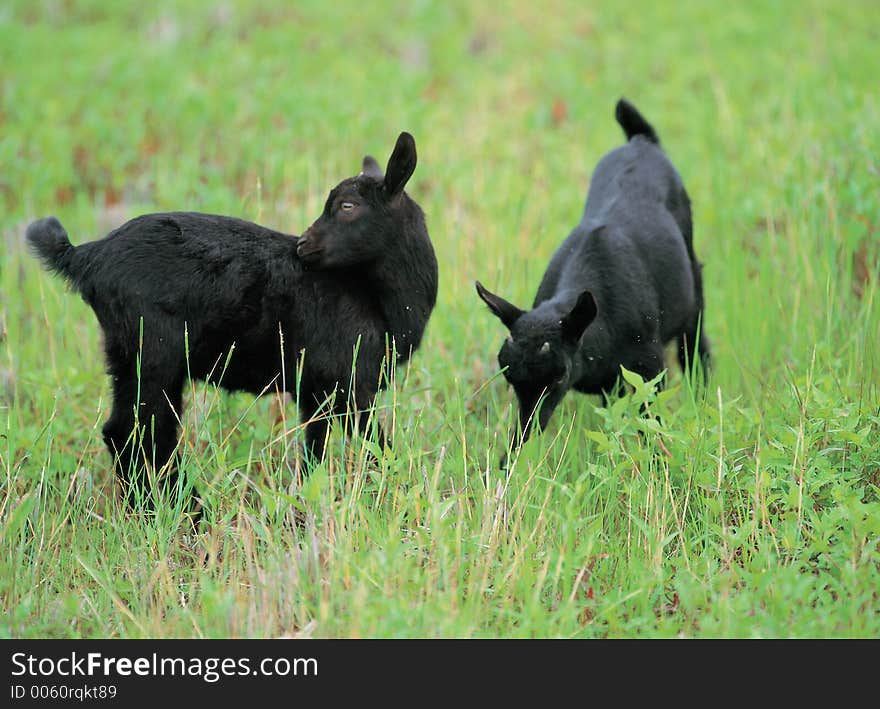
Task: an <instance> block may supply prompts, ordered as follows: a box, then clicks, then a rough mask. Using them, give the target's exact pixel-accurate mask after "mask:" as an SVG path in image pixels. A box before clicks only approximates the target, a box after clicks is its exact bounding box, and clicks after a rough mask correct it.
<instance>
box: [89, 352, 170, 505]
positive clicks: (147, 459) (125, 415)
mask: <svg viewBox="0 0 880 709" xmlns="http://www.w3.org/2000/svg"><path fill="white" fill-rule="evenodd" d="M182 388H183V384H182V380H181V379H180V377H174V378H170V379H169V378H167V375H166V378H164V381H156V380H155V379H152V378H150V377H147V376H142V377H141V380H140V381H139V380H138V375H137V371H136V369H135V368H134V367H131V368H129V369H128V371H126V372H117V373H115V374H114V375H113V409H112V411H111V414H110V418H109V419H108V420H107V422H106V423H105V424H104V427H103V429H102V433H103V435H104V442H105V444H106V445H107V448H108V450H109V451H110V455H111V456H113V457H114V459H115V464H116V474H117V477H118V478H119V481H120V483H121V484H122V488H123V491H124V498H125V501H126V503H127V504H128V506H129V507H130V508H132V509H136V508H138V507H139V506H141V505H143V507H144V509H146V510H148V511H151V510H153V509H155V500H154V499H153V495H152V494H151V493H152V486H151V485H150V476H149V473H148V466H149V467H152V469H153V470H154V471H155V472H156V474H157V475H158V474H159V473H161V472H162V469H163V468H164V467H166V465H167V464H168V463H169V462H170V463H171V466H170V467H171V469H170V470H169V471H168V474H167V475H166V476H164V478H163V479H162V485H161V489H165V490H176V488H177V486H178V485H179V483H180V472H179V470H178V469H177V466H176V464H175V461H172V457H173V454H174V451H175V448H176V447H177V435H178V423H177V416H179V415H180V411H181V401H182Z"/></svg>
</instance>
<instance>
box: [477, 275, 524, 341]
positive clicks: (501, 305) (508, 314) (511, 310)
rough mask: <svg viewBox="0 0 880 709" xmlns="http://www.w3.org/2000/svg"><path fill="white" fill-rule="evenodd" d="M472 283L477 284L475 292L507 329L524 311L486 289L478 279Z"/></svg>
mask: <svg viewBox="0 0 880 709" xmlns="http://www.w3.org/2000/svg"><path fill="white" fill-rule="evenodd" d="M474 285H476V286H477V294H478V295H479V296H480V298H482V299H483V302H484V303H485V304H486V305H488V306H489V310H491V311H492V312H493V313H494V314H495V316H496V317H497V318H498V319H499V320H501V322H503V323H504V324H505V326H507V329H508V330H509V329H510V328H511V327H513V323H515V322H516V321H517V320H519V318H520V317H521V316H522V314H523V312H525V311H523V310H520V309H519V308H517V307H516V306H515V305H514V304H513V303H508V302H507V301H506V300H504V298H501V297H500V296H497V295H495V294H494V293H490V292H489V291H487V290H486V289H485V288H484V287H483V284H482V283H480V282H479V281H474Z"/></svg>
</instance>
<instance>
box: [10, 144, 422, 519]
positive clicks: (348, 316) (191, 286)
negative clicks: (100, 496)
mask: <svg viewBox="0 0 880 709" xmlns="http://www.w3.org/2000/svg"><path fill="white" fill-rule="evenodd" d="M364 164H365V166H366V165H368V166H369V167H371V168H372V169H371V170H370V171H369V174H364V173H362V174H361V175H359V176H357V177H353V178H350V179H347V180H344V181H343V182H342V183H340V184H339V185H338V186H337V187H336V188H334V189H333V190H332V191H331V193H330V197H329V198H328V200H327V204H326V206H325V208H324V213H323V214H322V215H321V216H320V217H319V218H318V220H317V221H316V222H315V223H314V224H313V225H312V226H311V227H309V229H308V230H307V231H306V232H305V234H304V235H303V237H302V238H300V239H297V238H296V237H294V236H291V235H288V234H283V233H279V232H277V231H273V230H271V229H267V228H265V227H262V226H259V225H257V224H252V223H250V222H246V221H242V220H240V219H234V218H232V217H224V216H215V215H209V214H196V213H187V212H177V213H169V214H148V215H145V216H141V217H138V218H136V219H133V220H131V221H130V222H128V223H126V224H124V225H123V226H121V227H119V228H118V229H115V230H114V231H112V232H111V233H110V234H108V235H107V236H106V237H105V238H103V239H100V240H98V241H93V242H90V243H86V244H82V245H81V246H77V247H74V246H72V245H71V244H70V241H69V240H68V237H67V233H66V231H65V230H64V228H63V227H62V226H61V224H60V223H59V222H58V220H57V219H55V218H54V217H48V218H46V219H42V220H39V221H36V222H34V223H33V224H31V225H30V226H29V227H28V230H27V239H28V241H29V242H30V244H31V246H32V247H33V249H34V250H35V251H36V253H37V255H38V256H39V257H40V258H41V259H42V260H43V262H44V264H45V265H46V266H47V267H48V268H50V269H52V270H54V271H57V272H58V273H61V274H62V275H64V276H65V277H66V278H67V280H68V281H69V282H70V283H71V285H72V286H73V287H74V288H75V289H76V290H77V291H79V293H80V294H81V295H82V297H83V299H84V300H85V301H86V302H87V303H88V304H89V305H90V306H91V307H92V309H93V310H94V311H95V314H96V316H97V318H98V321H99V323H100V325H101V328H102V330H103V334H104V348H105V353H106V360H107V369H108V373H109V374H110V376H111V378H112V386H113V410H112V413H111V415H110V418H109V419H108V421H107V422H106V423H105V425H104V427H103V434H104V440H105V442H106V444H107V447H108V449H109V450H110V453H111V455H113V456H114V458H115V459H116V466H117V473H118V476H119V478H120V479H121V481H122V482H123V484H124V487H125V489H126V491H127V493H128V494H127V497H128V499H129V501H130V502H133V496H132V492H133V491H134V489H135V488H139V489H140V490H141V492H142V493H143V492H146V490H147V485H146V477H145V467H144V460H145V459H146V460H147V461H149V462H150V464H151V465H152V466H153V467H154V469H155V470H159V469H160V468H161V467H162V466H164V465H165V464H166V463H168V462H169V461H170V460H171V457H172V454H173V453H174V450H175V448H176V446H177V438H178V418H177V417H178V416H180V413H181V404H182V401H181V399H182V392H183V386H184V383H185V381H186V380H187V378H188V377H192V378H194V379H200V380H207V381H211V382H214V383H216V384H218V385H220V386H222V387H224V388H226V389H229V390H243V391H248V392H251V393H253V394H260V393H263V392H265V391H275V390H279V391H287V392H290V393H291V394H292V395H293V396H295V397H297V398H298V403H299V408H300V413H301V416H302V419H303V421H304V422H307V423H306V432H305V438H306V453H307V460H308V461H309V462H313V461H315V460H320V459H321V458H322V457H323V454H324V444H325V438H326V435H327V433H328V428H329V425H330V421H329V419H328V415H329V414H331V413H332V414H344V413H346V411H347V410H349V409H348V408H347V407H351V410H356V411H358V412H360V413H359V419H360V423H361V424H362V429H361V430H364V428H365V426H364V425H365V424H366V418H367V415H368V414H367V410H368V409H369V407H370V406H371V405H372V404H373V401H374V399H375V396H376V394H377V392H378V390H379V389H380V388H381V386H382V385H383V382H384V380H383V367H387V366H388V364H387V361H386V353H387V352H389V351H390V348H391V347H392V346H396V352H397V360H398V361H404V360H406V359H407V358H408V357H409V356H410V355H411V354H412V352H413V351H415V349H416V348H417V347H418V346H419V343H420V341H421V338H422V334H423V332H424V329H425V326H426V325H427V322H428V318H429V316H430V314H431V311H432V309H433V307H434V303H435V300H436V296H437V261H436V259H435V256H434V251H433V248H432V246H431V241H430V239H429V237H428V232H427V228H426V226H425V220H424V215H423V214H422V210H421V209H420V208H419V206H418V205H417V204H416V203H415V202H414V201H413V200H412V199H410V198H409V196H407V195H406V193H405V192H404V191H403V187H404V185H405V184H406V181H407V180H408V179H409V177H410V175H412V172H413V170H414V169H415V164H416V152H415V142H414V141H413V139H412V136H410V135H409V134H408V133H403V134H401V136H400V138H399V139H398V141H397V145H396V147H395V150H394V153H393V155H392V157H391V159H390V160H389V163H388V167H387V170H386V173H387V176H386V177H383V176H382V173H381V169H379V168H378V165H375V161H374V160H373V159H372V158H369V157H367V158H365V159H364ZM341 200H347V201H349V202H353V203H355V204H356V205H357V206H356V209H355V210H354V211H352V210H349V211H346V212H345V213H344V214H343V213H342V211H341V208H340V205H341ZM356 347H357V359H356V361H354V356H353V353H354V350H355V348H356ZM187 353H188V355H187ZM353 365H356V367H355V368H354V376H353ZM298 372H301V376H299V375H298ZM328 399H330V400H331V401H332V406H324V405H325V403H326V402H327V401H328ZM322 407H324V408H322ZM136 422H137V423H138V424H140V425H139V426H138V434H137V443H135V442H134V437H133V436H132V431H133V429H135V424H136ZM377 430H378V436H379V438H380V442H382V440H383V439H384V436H383V434H382V430H381V428H379V429H377ZM169 467H170V468H172V473H171V476H170V479H171V480H172V481H174V480H176V476H177V473H176V471H175V470H174V467H175V466H173V465H172V466H169ZM147 502H148V503H149V500H148V499H147Z"/></svg>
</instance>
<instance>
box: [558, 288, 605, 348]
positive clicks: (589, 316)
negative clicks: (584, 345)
mask: <svg viewBox="0 0 880 709" xmlns="http://www.w3.org/2000/svg"><path fill="white" fill-rule="evenodd" d="M598 312H599V309H598V307H597V306H596V299H595V298H594V297H593V294H592V293H590V291H588V290H585V291H584V292H583V293H581V294H580V295H579V296H578V299H577V303H575V304H574V307H573V308H572V309H571V312H570V313H569V314H568V315H566V316H565V317H563V318H562V336H563V337H564V338H566V339H567V340H569V341H571V342H577V341H578V340H579V339H581V335H583V334H584V330H586V329H587V325H589V324H590V323H591V322H593V320H595V319H596V313H598Z"/></svg>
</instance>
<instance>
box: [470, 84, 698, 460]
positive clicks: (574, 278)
mask: <svg viewBox="0 0 880 709" xmlns="http://www.w3.org/2000/svg"><path fill="white" fill-rule="evenodd" d="M616 117H617V122H618V123H620V125H621V127H622V128H623V130H624V132H625V133H626V137H627V139H628V142H627V144H626V145H623V146H621V147H619V148H616V149H614V150H612V151H611V152H610V153H608V154H607V155H605V156H604V157H603V158H602V160H600V161H599V164H598V165H597V166H596V170H595V172H594V173H593V178H592V180H591V183H590V189H589V193H588V195H587V204H586V207H585V209H584V215H583V217H582V218H581V221H580V224H578V225H577V226H576V227H575V228H574V230H573V231H572V232H571V234H569V236H568V238H567V239H566V240H565V241H564V242H563V243H562V245H561V246H560V247H559V248H558V249H557V250H556V253H555V254H554V255H553V258H552V259H551V260H550V265H549V266H548V268H547V271H546V273H545V274H544V278H543V280H542V281H541V285H540V287H539V288H538V293H537V295H536V296H535V302H534V304H533V305H532V309H531V310H529V311H527V312H526V311H523V310H520V309H519V308H518V307H516V306H515V305H513V304H511V303H509V302H507V301H506V300H504V299H503V298H500V297H499V296H497V295H495V294H493V293H490V292H489V291H487V290H486V289H485V288H484V287H483V285H482V284H481V283H480V282H479V281H477V283H476V287H477V293H479V295H480V297H481V298H482V299H483V300H484V301H485V302H486V304H487V305H488V306H489V309H490V310H491V311H492V312H493V313H494V314H495V315H496V316H497V317H498V318H499V319H500V320H501V322H503V323H504V325H505V326H507V328H508V329H509V330H510V337H508V338H507V341H506V342H505V343H504V344H503V345H502V347H501V350H500V352H499V353H498V363H499V364H500V366H501V367H502V368H504V375H505V377H506V378H507V381H508V382H510V384H512V385H513V388H514V390H515V391H516V396H517V399H518V400H519V422H520V430H521V433H520V434H519V436H517V435H514V439H513V441H512V442H511V448H516V447H517V446H518V445H520V444H522V443H524V442H525V441H526V440H527V439H528V437H529V434H530V432H531V427H532V421H533V419H534V418H537V422H538V425H539V426H540V428H541V430H544V428H545V427H546V425H547V422H548V421H549V420H550V416H551V414H552V413H553V410H554V409H555V408H556V406H557V405H558V404H559V402H560V401H561V400H562V398H563V396H565V393H566V392H567V391H568V390H569V389H575V390H576V391H579V392H582V393H585V394H601V395H603V397H605V396H607V394H608V393H609V392H611V391H612V390H613V389H614V388H615V387H616V386H617V384H618V381H619V377H620V374H621V370H620V367H621V365H623V366H624V367H626V368H627V369H629V370H631V371H634V372H636V373H638V374H639V375H641V376H642V377H643V378H644V379H652V378H653V377H655V376H656V375H658V374H659V373H660V372H661V371H663V368H664V346H665V344H666V343H667V342H669V341H671V340H672V339H674V338H676V339H677V340H678V361H679V363H680V364H681V367H682V369H683V370H685V371H687V370H688V369H689V368H690V367H692V366H693V365H694V363H695V359H694V352H695V350H697V351H698V352H699V357H700V360H701V364H702V367H703V372H704V374H705V373H706V372H707V371H708V367H709V359H710V355H709V342H708V340H707V338H706V336H705V334H703V332H702V315H703V283H702V276H701V266H700V263H699V262H698V261H697V258H696V256H695V255H694V249H693V227H692V222H691V206H690V199H689V198H688V195H687V192H686V191H685V188H684V185H683V184H682V181H681V177H680V176H679V174H678V172H677V171H676V170H675V168H674V167H673V166H672V163H670V161H669V159H668V158H667V157H666V155H665V153H664V152H663V150H661V148H660V146H659V140H658V138H657V134H656V133H655V132H654V129H653V128H652V127H651V125H650V124H649V123H648V122H647V121H645V119H644V118H642V116H641V115H640V114H639V112H638V111H637V110H636V109H635V107H634V106H632V105H631V104H630V103H628V102H627V101H625V100H624V99H621V100H620V101H618V103H617V107H616ZM539 404H540V408H539V409H538V407H539ZM536 409H538V410H536ZM502 465H504V459H502Z"/></svg>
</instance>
